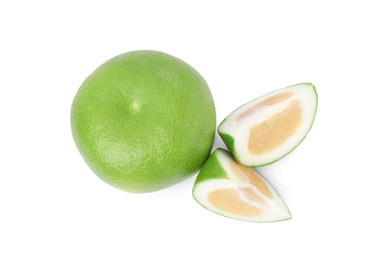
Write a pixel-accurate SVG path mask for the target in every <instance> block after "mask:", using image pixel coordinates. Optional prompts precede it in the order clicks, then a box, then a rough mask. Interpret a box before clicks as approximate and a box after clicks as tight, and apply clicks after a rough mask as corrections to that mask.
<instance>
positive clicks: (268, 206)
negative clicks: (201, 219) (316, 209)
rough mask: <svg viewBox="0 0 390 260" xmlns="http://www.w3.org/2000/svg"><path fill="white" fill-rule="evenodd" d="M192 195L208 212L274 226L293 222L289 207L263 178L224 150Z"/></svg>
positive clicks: (211, 162) (214, 157)
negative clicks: (278, 222)
mask: <svg viewBox="0 0 390 260" xmlns="http://www.w3.org/2000/svg"><path fill="white" fill-rule="evenodd" d="M192 194H193V197H194V199H195V200H196V201H197V202H198V203H199V204H201V205H202V206H203V207H205V208H206V209H208V210H210V211H213V212H215V213H217V214H220V215H223V216H225V217H229V218H233V219H238V220H244V221H251V222H274V221H280V220H285V219H290V218H291V215H290V212H289V210H288V208H287V206H286V204H285V203H284V202H283V200H282V199H281V198H280V196H279V195H278V194H277V192H276V191H275V190H274V189H273V188H272V187H271V185H270V184H269V183H268V182H267V181H266V180H265V179H264V178H263V177H261V175H259V174H258V173H257V172H256V171H255V170H254V169H252V168H248V167H245V166H242V165H240V164H238V163H237V162H236V161H235V160H234V158H233V157H232V156H231V155H230V153H229V152H227V151H225V150H223V149H220V148H218V149H217V150H215V151H214V153H213V154H212V155H211V156H210V157H209V159H208V160H207V161H206V163H205V164H204V165H203V167H202V169H201V171H200V173H199V175H198V177H197V178H196V181H195V184H194V188H193V190H192Z"/></svg>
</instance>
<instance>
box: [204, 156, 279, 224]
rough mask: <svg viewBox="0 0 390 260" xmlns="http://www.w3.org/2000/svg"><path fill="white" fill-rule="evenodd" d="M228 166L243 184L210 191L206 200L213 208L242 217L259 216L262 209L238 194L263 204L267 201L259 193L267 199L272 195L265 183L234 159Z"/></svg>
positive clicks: (256, 174) (255, 173) (254, 172)
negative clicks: (236, 187)
mask: <svg viewBox="0 0 390 260" xmlns="http://www.w3.org/2000/svg"><path fill="white" fill-rule="evenodd" d="M229 166H230V168H231V170H232V172H233V173H234V176H235V177H236V178H237V179H238V180H239V181H241V182H242V183H244V186H243V187H238V189H232V188H224V189H218V190H215V191H212V192H210V193H209V194H208V195H207V200H208V201H209V203H210V204H211V205H213V206H214V207H215V208H217V209H219V210H222V211H224V212H227V213H230V214H234V215H237V216H242V217H255V216H261V215H262V213H263V211H262V210H261V209H260V208H257V207H254V206H252V205H250V204H248V203H246V202H245V201H243V200H242V199H241V197H240V195H243V196H245V197H246V198H247V199H249V200H251V201H254V202H256V203H258V204H265V203H267V202H266V200H265V199H264V197H263V196H261V195H260V194H262V195H264V196H265V197H267V198H269V199H271V198H272V197H273V195H272V192H271V190H270V189H269V187H268V185H267V183H266V182H265V181H264V180H263V179H262V178H261V176H260V175H259V174H258V173H257V172H256V171H255V170H253V169H250V168H246V167H244V166H241V165H239V164H238V163H236V162H234V161H231V162H230V165H229ZM240 193H241V194H240Z"/></svg>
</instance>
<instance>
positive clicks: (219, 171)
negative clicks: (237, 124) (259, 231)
mask: <svg viewBox="0 0 390 260" xmlns="http://www.w3.org/2000/svg"><path fill="white" fill-rule="evenodd" d="M219 153H227V154H229V155H230V153H229V152H228V151H226V150H224V149H221V148H217V149H216V150H215V151H214V152H213V153H212V154H211V155H210V157H209V159H207V161H206V163H205V164H204V165H203V167H202V169H201V170H200V172H199V174H198V176H197V178H196V180H195V183H194V187H193V188H192V197H193V198H194V199H195V201H196V202H197V203H198V204H199V205H201V206H202V207H203V208H205V209H207V210H210V211H212V212H214V213H216V214H218V215H220V216H223V217H226V218H229V219H234V218H232V217H228V216H225V215H222V214H220V213H219V212H216V211H213V210H212V209H209V208H207V207H206V206H205V205H203V204H202V203H200V202H199V201H198V200H197V199H196V197H195V189H196V185H198V184H199V183H201V182H204V181H208V180H214V179H228V175H227V173H226V171H225V169H224V168H223V166H222V164H221V163H220V162H219V159H218V154H219ZM231 157H232V156H231ZM232 160H234V159H233V157H232ZM275 192H276V191H275ZM290 216H291V213H290ZM288 219H291V217H290V218H285V219H278V220H275V221H271V222H279V221H283V220H288ZM236 220H240V221H245V222H251V221H249V220H242V219H236ZM253 222H254V223H259V222H256V221H253Z"/></svg>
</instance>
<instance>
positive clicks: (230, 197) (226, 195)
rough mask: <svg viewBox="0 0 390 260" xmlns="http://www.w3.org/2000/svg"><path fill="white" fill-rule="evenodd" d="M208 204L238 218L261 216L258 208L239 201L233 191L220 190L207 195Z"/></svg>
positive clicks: (237, 194) (235, 192)
mask: <svg viewBox="0 0 390 260" xmlns="http://www.w3.org/2000/svg"><path fill="white" fill-rule="evenodd" d="M207 198H208V200H209V202H210V204H212V205H214V207H216V208H218V209H220V210H222V211H226V212H229V213H232V214H234V215H238V216H244V217H254V216H259V215H260V214H261V210H260V209H259V208H256V207H253V206H251V205H249V204H247V203H245V202H244V201H242V200H241V198H240V194H239V192H238V191H237V190H235V189H220V190H215V191H212V192H210V193H209V194H208V195H207Z"/></svg>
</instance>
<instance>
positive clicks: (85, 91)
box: [71, 51, 216, 192]
mask: <svg viewBox="0 0 390 260" xmlns="http://www.w3.org/2000/svg"><path fill="white" fill-rule="evenodd" d="M71 126H72V133H73V138H74V140H75V143H76V145H77V147H78V149H79V151H80V153H81V155H82V156H83V158H84V159H85V161H86V162H87V164H88V165H89V166H90V168H91V169H92V170H93V171H94V172H95V174H96V175H97V176H98V177H100V178H101V179H102V180H104V181H105V182H107V183H109V184H111V185H113V186H115V187H117V188H120V189H123V190H126V191H131V192H150V191H155V190H159V189H163V188H166V187H168V186H171V185H173V184H175V183H177V182H179V181H182V180H184V179H186V178H187V177H189V176H191V175H192V174H194V173H195V172H196V171H197V170H198V169H199V168H200V167H201V166H202V165H203V163H204V162H205V160H206V159H207V157H208V156H209V153H210V150H211V147H212V144H213V139H214V133H215V126H216V115H215V107H214V102H213V98H212V95H211V92H210V90H209V88H208V86H207V83H206V81H205V80H204V79H203V78H202V77H201V75H200V74H199V73H198V72H197V71H196V70H195V69H193V68H192V67H191V66H190V65H188V64H187V63H185V62H183V61H182V60H180V59H178V58H175V57H173V56H170V55H168V54H165V53H162V52H157V51H134V52H128V53H124V54H121V55H119V56H116V57H114V58H112V59H111V60H109V61H107V62H105V63H104V64H102V65H101V66H100V67H98V68H97V69H96V70H95V71H94V72H93V73H92V74H91V75H90V76H89V77H88V78H87V79H86V80H85V81H84V82H83V84H82V85H81V87H80V89H79V90H78V92H77V94H76V96H75V98H74V100H73V104H72V109H71Z"/></svg>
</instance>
